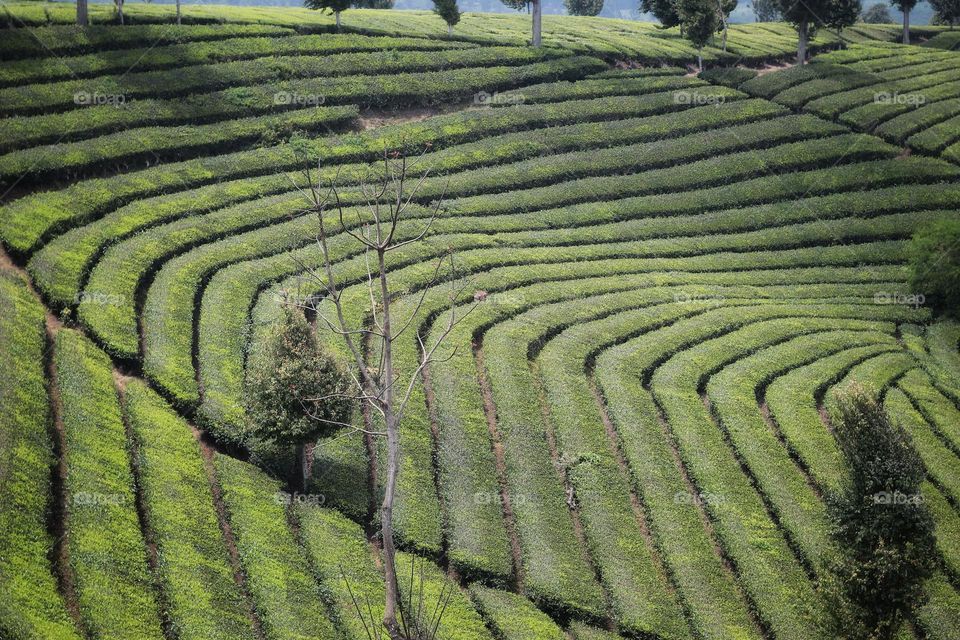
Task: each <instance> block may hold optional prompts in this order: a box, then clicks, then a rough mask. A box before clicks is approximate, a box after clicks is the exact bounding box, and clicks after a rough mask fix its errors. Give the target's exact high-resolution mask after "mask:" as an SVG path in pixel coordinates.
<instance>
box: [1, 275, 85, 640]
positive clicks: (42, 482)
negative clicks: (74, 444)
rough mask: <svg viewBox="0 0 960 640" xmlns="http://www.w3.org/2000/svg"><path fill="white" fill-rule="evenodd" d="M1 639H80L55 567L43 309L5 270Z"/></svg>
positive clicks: (17, 280) (19, 281)
mask: <svg viewBox="0 0 960 640" xmlns="http://www.w3.org/2000/svg"><path fill="white" fill-rule="evenodd" d="M0 307H2V308H3V309H4V313H3V315H2V317H0V360H2V361H3V362H5V363H7V366H8V367H9V372H8V374H7V375H5V376H4V377H3V379H2V380H0V405H2V406H3V412H2V413H0V469H2V471H0V488H2V490H0V548H2V549H3V553H2V554H0V635H2V636H3V637H4V638H9V639H10V640H28V639H29V640H33V639H36V640H40V639H44V640H45V639H49V640H79V638H80V635H79V633H78V632H77V630H76V628H74V626H73V621H72V620H71V619H70V616H69V614H68V613H67V609H66V605H65V603H64V600H63V596H62V595H61V594H60V591H59V590H58V588H57V582H56V579H55V578H54V573H53V571H52V567H51V564H50V557H51V556H50V553H51V550H52V548H53V546H54V540H53V537H52V536H51V535H50V533H49V531H48V530H47V520H48V518H49V514H50V511H51V509H52V505H51V504H50V503H51V482H50V476H51V474H50V469H51V467H52V466H53V464H54V455H53V446H52V444H51V442H50V421H51V417H50V405H49V400H48V398H47V389H46V378H45V374H44V352H45V351H46V344H47V343H46V332H45V329H44V320H45V318H44V311H43V307H42V306H41V305H40V303H39V302H37V300H36V299H35V298H34V297H33V295H32V294H31V293H30V290H29V289H28V288H27V284H26V282H24V281H23V280H21V279H20V278H18V277H17V276H15V275H12V274H10V273H9V272H7V271H0Z"/></svg>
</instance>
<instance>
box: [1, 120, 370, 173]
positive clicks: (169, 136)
mask: <svg viewBox="0 0 960 640" xmlns="http://www.w3.org/2000/svg"><path fill="white" fill-rule="evenodd" d="M358 115H359V110H358V109H357V108H356V107H353V106H347V107H320V108H308V109H299V110H296V111H291V112H289V113H283V114H280V115H269V116H253V117H251V118H240V119H237V120H227V121H225V122H218V123H216V124H205V125H181V126H178V127H144V128H139V129H129V130H127V131H123V132H120V133H113V134H110V135H106V136H101V137H99V138H89V139H87V140H82V141H80V142H65V143H59V144H56V145H53V146H44V147H31V148H29V149H24V150H22V151H13V152H11V153H8V154H5V155H2V156H0V181H7V182H13V181H15V180H23V181H24V182H27V183H29V182H31V181H38V180H40V179H41V178H44V177H47V176H53V175H56V176H57V177H58V178H61V179H63V178H70V177H72V176H75V175H83V174H85V173H88V172H90V171H92V170H95V169H100V168H105V167H113V166H117V165H123V164H126V163H137V162H138V161H142V160H143V159H145V158H146V159H147V160H149V162H150V163H153V162H155V161H158V160H174V161H175V160H180V159H183V158H188V157H191V156H197V155H202V154H205V153H209V152H213V151H216V152H218V153H220V152H224V151H227V150H230V149H236V148H238V147H244V146H249V145H265V144H277V143H278V142H283V141H284V140H285V139H286V138H289V137H290V135H291V134H294V133H296V132H314V131H320V132H323V133H329V132H330V131H331V130H337V129H341V128H343V127H344V126H345V125H346V124H348V123H350V122H352V121H353V120H354V119H355V118H356V117H357V116H358Z"/></svg>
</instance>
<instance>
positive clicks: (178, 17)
mask: <svg viewBox="0 0 960 640" xmlns="http://www.w3.org/2000/svg"><path fill="white" fill-rule="evenodd" d="M177 24H180V0H177Z"/></svg>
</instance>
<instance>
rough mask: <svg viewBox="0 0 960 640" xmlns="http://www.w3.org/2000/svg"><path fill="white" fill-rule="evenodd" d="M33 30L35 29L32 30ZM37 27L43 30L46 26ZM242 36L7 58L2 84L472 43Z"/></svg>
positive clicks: (336, 36) (337, 36) (351, 36)
mask: <svg viewBox="0 0 960 640" xmlns="http://www.w3.org/2000/svg"><path fill="white" fill-rule="evenodd" d="M134 28H135V29H136V28H137V27H134ZM93 29H97V27H94V28H93ZM100 29H102V27H101V28H100ZM221 29H224V27H221ZM225 29H229V27H226V28H225ZM37 31H38V30H36V29H35V30H34V32H35V33H36V32H37ZM39 31H40V32H41V33H42V32H43V31H44V30H42V29H41V30H39ZM241 36H242V37H227V38H225V39H222V40H218V41H216V42H203V41H197V40H194V41H190V42H179V43H176V44H166V43H164V44H162V45H160V46H156V47H149V48H137V49H120V50H113V51H101V52H98V53H87V54H84V55H79V56H75V57H71V58H53V59H51V58H40V59H37V58H35V57H34V58H31V59H28V60H19V61H8V62H6V63H5V64H4V66H3V68H2V69H0V86H11V85H19V84H28V83H35V82H50V81H53V80H61V79H66V78H86V77H91V76H97V75H101V74H106V73H117V72H119V73H123V72H124V71H126V70H127V69H133V68H136V69H137V70H138V72H139V71H144V70H159V69H169V68H179V67H187V66H192V65H203V64H211V63H216V62H229V61H234V60H246V59H251V58H266V57H273V56H296V55H313V56H316V55H321V54H325V55H330V54H335V53H361V52H372V51H438V50H443V49H462V48H466V47H469V46H470V45H468V44H466V43H461V42H444V41H441V40H426V39H424V38H390V37H376V36H364V35H357V34H332V33H331V34H324V35H304V36H292V35H288V33H284V35H282V36H279V37H273V38H270V37H256V36H254V37H248V36H246V34H241ZM4 44H6V43H4ZM0 55H2V54H0Z"/></svg>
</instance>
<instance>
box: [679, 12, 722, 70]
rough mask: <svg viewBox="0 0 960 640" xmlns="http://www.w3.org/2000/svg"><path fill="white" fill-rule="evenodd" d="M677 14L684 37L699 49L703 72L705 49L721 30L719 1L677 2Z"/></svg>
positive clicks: (699, 62) (698, 60)
mask: <svg viewBox="0 0 960 640" xmlns="http://www.w3.org/2000/svg"><path fill="white" fill-rule="evenodd" d="M677 13H678V15H679V16H680V25H681V28H682V30H683V35H684V37H685V38H686V39H687V40H689V41H690V42H691V43H693V46H695V47H696V48H697V64H698V65H699V66H700V70H701V71H703V47H704V45H706V44H707V43H708V42H709V41H710V38H712V37H713V34H715V33H716V32H717V31H719V30H720V19H719V16H718V13H719V12H718V11H717V0H677Z"/></svg>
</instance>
